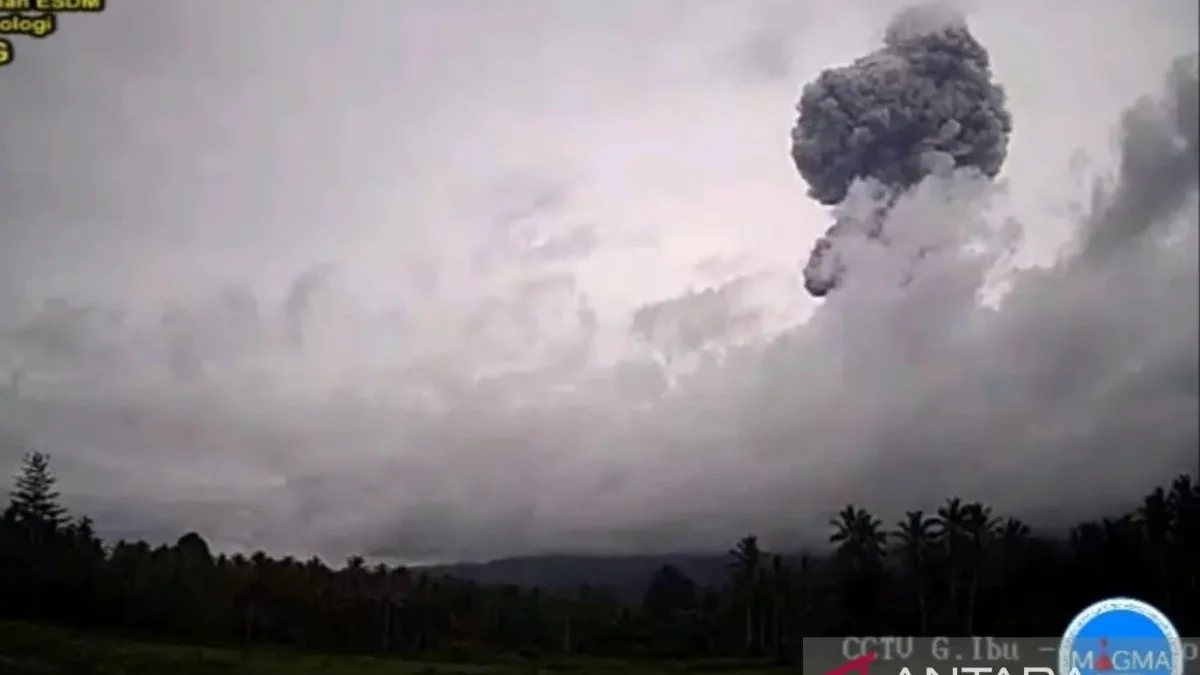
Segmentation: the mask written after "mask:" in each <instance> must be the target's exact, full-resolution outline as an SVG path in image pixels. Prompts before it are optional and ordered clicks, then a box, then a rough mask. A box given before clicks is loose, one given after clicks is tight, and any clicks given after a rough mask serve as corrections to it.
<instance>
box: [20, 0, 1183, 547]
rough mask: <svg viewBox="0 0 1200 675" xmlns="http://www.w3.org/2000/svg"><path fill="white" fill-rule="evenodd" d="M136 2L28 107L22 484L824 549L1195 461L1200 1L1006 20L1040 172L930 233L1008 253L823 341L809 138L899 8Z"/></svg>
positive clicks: (871, 259)
mask: <svg viewBox="0 0 1200 675" xmlns="http://www.w3.org/2000/svg"><path fill="white" fill-rule="evenodd" d="M110 4H111V5H112V7H111V8H110V9H109V10H107V11H106V12H105V13H103V14H99V15H69V16H65V17H62V18H61V21H60V27H59V30H58V32H57V33H56V34H55V35H54V36H52V37H51V38H49V39H46V40H42V41H37V42H34V41H32V40H28V39H24V38H15V39H14V43H15V46H16V50H17V59H16V61H15V63H13V64H11V65H9V66H6V67H4V69H3V70H2V71H0V82H2V83H3V87H4V99H3V103H2V104H0V105H3V108H2V109H0V112H2V114H0V143H2V144H3V148H4V162H3V165H2V168H0V170H2V171H3V180H0V209H3V227H2V228H0V301H2V305H0V307H2V309H0V322H2V323H3V329H4V331H5V332H4V336H3V344H2V345H0V347H2V350H0V359H2V360H0V367H2V368H4V369H5V372H7V373H11V377H10V378H9V379H10V380H11V382H10V385H9V387H8V389H7V391H6V392H5V393H4V396H5V403H4V406H3V409H2V410H0V426H2V427H3V430H4V433H5V436H6V438H7V440H6V448H7V449H5V450H4V451H3V453H4V454H0V458H3V459H4V460H5V464H10V463H11V464H13V465H15V461H16V458H17V457H18V456H19V454H20V451H21V449H22V448H23V447H26V446H28V445H32V446H35V447H38V448H40V449H43V450H45V451H48V452H50V453H51V454H52V455H53V456H54V458H55V459H54V461H55V465H56V467H57V469H58V472H59V473H60V474H61V477H62V479H63V488H64V491H65V492H66V493H67V495H68V498H69V500H70V501H71V503H72V504H73V505H76V506H79V507H81V508H86V509H87V510H89V511H90V512H92V513H93V514H94V515H95V516H96V517H97V519H98V520H99V521H100V522H99V525H100V527H101V530H102V531H103V532H106V533H110V534H113V535H118V536H149V537H153V538H171V539H173V538H174V537H175V536H178V534H180V533H181V532H183V531H185V530H187V529H193V528H194V529H198V530H200V531H201V532H202V533H203V534H204V535H205V536H206V537H207V538H208V539H209V540H210V542H211V543H212V544H213V545H214V546H215V547H218V548H222V549H227V550H228V549H235V548H243V547H251V548H253V547H263V548H266V549H267V550H269V551H272V552H276V553H294V554H301V555H305V554H311V553H321V554H323V555H327V556H331V557H334V558H335V559H340V558H341V557H343V556H345V555H346V554H348V553H350V552H366V553H371V554H375V555H380V556H390V557H395V558H398V559H403V560H429V559H454V558H478V557H486V556H491V555H501V554H514V553H523V552H531V551H545V550H597V551H600V550H603V551H648V550H661V549H673V548H697V547H698V548H717V547H724V546H725V545H726V544H727V543H729V542H730V541H732V540H733V539H736V538H737V537H738V536H740V535H742V534H745V533H746V532H748V531H751V530H753V531H757V532H760V533H763V534H765V535H766V536H767V540H768V544H771V543H772V542H779V543H780V544H781V545H782V544H783V543H785V542H791V541H799V540H801V539H803V538H805V537H823V536H824V529H823V528H824V524H825V523H826V522H827V520H828V518H829V515H830V513H831V512H833V511H836V510H837V509H838V508H839V507H841V506H843V505H844V504H845V503H846V502H849V501H853V502H855V503H859V504H862V505H866V506H869V507H871V508H877V509H879V510H880V513H881V515H884V516H886V517H887V519H888V521H889V522H890V521H892V520H894V518H895V517H896V516H897V515H898V513H899V512H900V511H901V510H903V509H911V508H922V507H923V508H933V507H935V506H936V505H937V503H938V502H940V501H941V500H942V499H943V498H944V497H946V496H950V495H951V494H955V493H962V494H963V495H964V496H967V497H979V498H984V499H987V500H989V501H990V502H992V503H994V504H995V505H996V506H997V508H999V509H1003V510H1005V511H1009V512H1014V513H1018V514H1022V515H1027V516H1029V517H1030V518H1035V519H1036V518H1038V517H1040V516H1041V515H1044V514H1046V513H1048V512H1050V511H1054V512H1056V513H1058V514H1060V515H1077V514H1078V515H1083V514H1086V513H1089V512H1091V511H1093V510H1094V509H1096V508H1099V507H1101V506H1103V505H1104V504H1106V503H1112V502H1120V501H1121V500H1123V499H1126V498H1129V497H1132V496H1136V495H1139V494H1140V493H1142V492H1143V491H1145V490H1147V489H1148V488H1149V487H1150V486H1152V485H1155V484H1157V483H1159V482H1162V481H1164V480H1166V479H1168V478H1169V477H1171V476H1172V475H1174V474H1176V473H1178V472H1180V471H1183V470H1185V469H1188V468H1189V467H1193V466H1194V465H1195V462H1196V447H1197V446H1196V443H1197V417H1198V415H1200V413H1198V407H1197V377H1198V374H1197V355H1196V340H1197V335H1198V331H1197V316H1196V307H1197V277H1198V275H1197V254H1196V248H1197V217H1196V203H1195V200H1196V194H1195V193H1196V176H1195V170H1194V168H1193V165H1194V163H1195V161H1194V160H1195V140H1196V139H1195V121H1194V120H1192V121H1191V122H1190V127H1189V126H1188V124H1189V122H1188V119H1189V118H1187V113H1188V112H1189V111H1191V112H1194V110H1195V73H1194V70H1193V71H1191V72H1190V73H1185V74H1184V75H1182V76H1181V77H1182V80H1179V78H1176V79H1177V81H1176V82H1175V83H1174V84H1173V85H1172V84H1170V83H1167V82H1166V78H1167V75H1168V71H1169V68H1170V66H1171V64H1172V62H1173V61H1174V60H1175V59H1176V58H1177V57H1179V56H1182V55H1186V54H1190V53H1194V52H1195V51H1196V49H1197V46H1196V43H1197V25H1198V18H1197V7H1196V4H1195V3H1194V2H1188V1H1186V0H1144V1H1143V2H1136V3H1134V2H1127V1H1125V0H1111V1H1110V0H1059V1H1058V2H1054V3H1046V2H1042V1H1040V0H1018V1H1013V0H977V1H976V2H974V3H971V4H970V5H966V6H965V7H966V8H967V10H968V14H969V20H970V23H971V28H972V30H973V32H974V33H975V35H976V36H977V37H978V38H979V40H980V41H981V42H982V43H983V44H984V45H986V46H987V47H988V48H989V49H990V50H991V54H992V58H993V63H994V67H995V72H996V77H997V79H998V80H999V81H1000V82H1001V83H1002V84H1004V86H1005V87H1006V88H1007V90H1008V93H1009V96H1010V106H1011V109H1012V112H1013V117H1014V135H1013V138H1012V142H1011V146H1010V154H1009V158H1008V162H1007V164H1006V165H1005V169H1004V171H1003V172H1002V174H1001V177H1000V178H1001V180H1000V181H999V183H998V184H996V185H993V186H978V185H972V184H967V182H966V181H957V182H955V181H952V184H948V185H941V186H932V187H931V188H930V189H929V190H927V191H925V192H924V193H922V194H921V195H918V196H917V197H914V199H913V200H912V201H911V205H910V207H908V208H907V210H906V211H904V213H903V214H901V215H898V216H897V217H898V218H907V219H909V220H912V221H913V222H914V223H919V225H912V227H911V228H910V229H911V231H913V232H918V231H920V232H934V231H936V232H937V233H938V235H937V236H939V237H942V238H944V237H945V236H946V235H947V233H950V234H953V235H955V236H958V235H960V234H964V233H968V232H969V233H972V236H974V235H976V234H978V235H982V239H983V240H984V241H983V243H982V244H981V245H979V246H975V247H974V248H971V251H972V255H970V256H967V255H966V254H963V255H955V256H942V257H935V259H931V260H929V261H928V262H923V269H920V270H918V271H917V274H916V277H917V280H916V281H914V282H913V283H912V284H910V285H909V286H907V287H905V289H904V290H903V291H900V290H897V288H896V284H894V283H891V282H890V281H889V278H888V273H887V272H886V270H888V269H890V267H889V264H888V262H887V260H886V258H887V256H888V255H889V254H888V253H887V252H886V251H883V252H880V251H866V252H863V259H864V260H865V261H866V262H863V263H860V264H862V265H864V266H866V267H867V268H869V269H871V270H878V271H880V273H879V274H878V275H874V274H871V275H862V277H863V281H862V283H861V284H860V286H859V287H856V288H847V289H845V292H844V293H838V294H834V295H833V296H831V297H830V298H829V299H828V300H827V301H825V302H824V304H823V305H820V306H818V304H817V303H816V302H814V301H813V300H811V299H810V298H809V297H808V296H807V295H806V294H805V293H804V291H803V288H802V287H801V284H800V275H799V272H800V266H801V265H802V264H803V261H804V260H805V259H806V258H807V255H808V252H809V249H810V248H811V246H812V243H813V241H814V239H815V238H816V237H817V236H819V235H820V234H821V233H823V232H824V230H825V228H826V227H827V226H828V223H829V220H830V216H829V214H828V213H827V211H826V209H825V208H824V207H821V206H819V205H818V204H816V203H815V202H813V201H811V200H810V199H808V198H807V197H806V195H805V185H804V183H803V182H802V181H801V180H800V178H799V176H798V175H797V174H796V171H795V169H794V168H793V166H792V163H791V159H790V157H789V155H788V138H789V136H788V134H789V129H790V128H791V126H792V124H793V123H794V119H795V112H794V105H795V102H796V100H797V98H798V94H799V91H800V88H801V87H802V85H803V84H804V83H805V82H807V81H809V80H811V79H812V78H813V77H815V76H816V74H817V73H818V72H819V71H820V70H821V69H822V68H825V67H829V66H833V65H840V64H843V63H846V62H848V61H849V60H851V59H853V58H854V57H856V56H858V55H861V54H864V53H866V52H868V51H870V50H872V49H874V48H876V47H877V46H878V44H879V39H880V35H881V33H882V30H883V28H884V26H885V25H886V23H887V20H888V18H889V17H890V15H891V14H892V12H893V11H894V10H895V9H896V8H897V7H899V6H900V5H899V3H896V2H892V1H891V0H887V1H885V0H856V1H846V0H828V1H826V0H791V1H790V2H781V1H776V0H739V1H738V2H709V3H697V2H689V1H685V0H604V1H603V2H600V1H594V2H593V1H587V0H577V1H575V2H561V1H551V0H505V1H504V2H495V1H493V2H489V1H486V0H438V1H436V2H435V1H433V0H413V1H409V2H395V1H385V0H355V2H332V1H320V2H318V1H315V0H309V1H304V2H297V1H294V0H293V1H287V0H258V1H256V2H235V1H234V0H225V1H224V2H223V3H222V2H212V1H206V2H200V1H198V0H197V1H192V0H186V1H184V0H180V1H177V2H169V3H168V2H152V1H150V0H123V1H122V2H118V3H110ZM214 7H227V8H228V11H215V10H214V9H213V8H214ZM1164 88H1165V89H1164ZM1164 90H1166V91H1167V92H1168V93H1170V92H1171V91H1175V93H1177V94H1178V93H1179V91H1182V93H1183V105H1184V110H1183V112H1180V113H1179V114H1178V115H1175V116H1174V117H1172V114H1173V109H1172V107H1171V105H1170V104H1171V103H1172V101H1171V99H1170V97H1168V99H1167V101H1166V103H1165V104H1164V103H1163V101H1161V100H1158V99H1157V98H1152V99H1149V100H1147V101H1144V102H1143V103H1141V104H1139V105H1137V106H1135V103H1136V102H1137V101H1138V100H1139V99H1140V98H1142V97H1146V96H1150V97H1161V96H1162V95H1163V92H1164ZM1189 97H1190V98H1189ZM1164 106H1165V107H1164ZM1187 106H1191V107H1190V108H1188V107H1187ZM1131 107H1132V109H1133V110H1134V113H1131V114H1127V112H1126V111H1128V110H1130V109H1131ZM1181 125H1182V126H1181ZM1189 136H1190V138H1189ZM1122 148H1124V149H1125V152H1124V153H1122ZM1180 157H1183V158H1184V159H1183V160H1182V162H1181V161H1180V159H1179V158H1180ZM1172 162H1174V163H1172ZM905 214H907V215H905ZM1013 228H1016V230H1015V231H1016V232H1017V233H1019V234H1020V238H1019V240H1017V241H1014V239H1013V238H1012V237H1013V233H1014V229H1013ZM1097 233H1098V234H1097ZM1088 242H1092V243H1091V244H1089V243H1088ZM1080 250H1084V251H1092V253H1087V254H1086V255H1082V254H1079V253H1078V252H1079V251H1080ZM1095 251H1099V252H1098V253H1097V252H1095ZM1031 265H1040V266H1041V268H1040V270H1039V269H1032V270H1031V269H1029V266H1031ZM1006 288H1012V289H1014V290H1013V291H1012V292H1011V293H1009V294H1008V295H1007V296H1003V295H1002V292H1001V291H1002V290H1003V289H1006ZM706 289H707V291H708V292H704V291H705V290H706ZM980 291H986V293H984V295H985V296H986V299H987V300H988V302H989V303H991V304H988V305H986V306H985V305H980V304H979V301H978V295H979V292H980ZM997 297H999V300H996V298H997ZM997 302H998V304H996V303H997ZM1047 522H1048V521H1047Z"/></svg>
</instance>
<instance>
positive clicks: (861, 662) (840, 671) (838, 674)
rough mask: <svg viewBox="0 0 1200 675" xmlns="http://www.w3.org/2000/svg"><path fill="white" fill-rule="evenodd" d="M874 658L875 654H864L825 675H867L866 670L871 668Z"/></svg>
mask: <svg viewBox="0 0 1200 675" xmlns="http://www.w3.org/2000/svg"><path fill="white" fill-rule="evenodd" d="M876 656H877V654H875V652H871V653H870V654H864V655H863V656H860V657H858V658H857V659H854V660H852V661H848V662H846V663H843V664H842V665H840V666H838V667H837V668H834V669H833V670H831V671H829V672H828V673H825V675H850V673H858V675H868V673H867V669H868V668H869V667H870V666H871V663H872V662H873V661H874V660H875V658H876Z"/></svg>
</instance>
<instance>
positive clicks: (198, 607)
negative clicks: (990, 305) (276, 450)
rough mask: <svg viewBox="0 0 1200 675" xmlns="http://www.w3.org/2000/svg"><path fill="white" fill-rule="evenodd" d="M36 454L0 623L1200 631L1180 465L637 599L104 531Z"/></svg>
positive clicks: (345, 646)
mask: <svg viewBox="0 0 1200 675" xmlns="http://www.w3.org/2000/svg"><path fill="white" fill-rule="evenodd" d="M55 482H56V481H55V478H54V475H53V473H52V471H51V468H50V461H49V457H48V456H47V455H45V454H42V453H39V452H30V453H28V454H27V455H26V456H25V459H24V463H23V465H22V467H21V470H20V472H19V473H18V475H17V477H16V480H15V484H14V487H13V490H12V493H11V501H10V503H9V504H8V507H7V508H6V509H5V511H4V513H3V517H2V519H0V597H3V598H5V602H4V603H2V604H0V615H2V616H0V619H3V618H7V619H24V620H35V621H40V622H53V623H61V624H66V625H70V626H75V627H82V628H94V629H103V630H110V631H118V632H122V633H127V634H140V635H145V636H152V637H156V638H162V639H170V640H176V641H185V642H197V643H218V644H231V643H232V644H242V645H247V646H249V645H265V644H274V645H285V646H291V647H295V648H302V649H310V650H319V651H337V652H363V653H378V654H389V655H390V654H395V655H405V656H408V655H415V654H426V655H429V654H433V655H438V656H440V657H455V656H458V657H465V656H471V655H484V654H493V653H505V654H512V653H523V654H544V653H573V654H589V655H598V656H623V657H651V656H662V657H668V656H681V655H686V656H696V657H717V656H762V657H772V658H778V659H781V660H785V661H790V660H793V659H795V658H796V657H797V652H798V649H799V644H800V640H801V639H802V638H803V637H813V636H830V635H847V634H868V635H869V634H887V635H960V634H965V635H979V634H985V635H1060V634H1061V633H1062V631H1063V629H1064V627H1065V626H1066V625H1067V623H1068V622H1069V621H1070V620H1071V617H1072V616H1073V615H1074V614H1075V613H1077V612H1078V611H1079V610H1080V608H1082V607H1084V606H1086V605H1088V604H1090V603H1092V602H1094V601H1096V600H1099V599H1102V598H1104V597H1109V596H1113V595H1127V596H1133V597H1138V598H1141V599H1144V600H1146V601H1148V602H1151V603H1153V604H1155V605H1156V606H1158V607H1160V608H1161V609H1162V610H1163V611H1165V612H1166V613H1167V615H1168V616H1170V617H1171V618H1172V620H1173V621H1175V623H1176V625H1177V627H1178V628H1179V630H1180V631H1181V633H1183V634H1185V635H1188V634H1196V633H1197V632H1198V629H1200V484H1197V482H1196V480H1195V477H1194V476H1189V475H1182V476H1179V477H1178V478H1177V479H1175V481H1174V482H1173V483H1172V484H1170V485H1168V486H1164V487H1161V488H1158V489H1156V490H1155V491H1153V492H1152V493H1150V494H1149V495H1147V496H1146V497H1145V499H1144V500H1143V502H1142V504H1141V506H1140V507H1138V508H1137V509H1136V510H1134V511H1132V512H1130V513H1115V514H1113V515H1111V516H1110V517H1108V518H1104V519H1102V520H1098V521H1091V522H1085V523H1081V524H1079V525H1078V526H1076V527H1075V528H1073V529H1072V530H1071V531H1070V535H1069V537H1066V538H1054V537H1049V536H1045V535H1043V534H1042V533H1039V532H1038V531H1037V530H1036V529H1035V528H1034V527H1033V526H1032V525H1031V524H1027V523H1024V522H1022V521H1020V520H1018V519H1015V518H1011V517H1005V516H1004V515H1003V514H999V513H995V512H994V511H993V510H992V509H991V508H990V507H988V506H987V505H986V504H981V503H978V502H974V501H971V500H970V499H969V497H967V496H963V497H957V496H955V497H951V498H948V499H946V500H945V502H944V503H943V504H942V506H941V507H939V508H938V509H937V510H936V511H935V512H933V513H926V512H923V511H910V512H908V513H906V514H905V515H904V517H903V518H902V519H900V520H899V521H898V522H895V523H885V522H883V521H882V520H881V519H880V518H878V517H877V516H875V515H874V514H872V513H870V512H868V511H866V510H864V509H862V508H859V507H857V506H855V505H852V504H851V505H847V506H845V508H843V509H842V510H841V511H840V512H839V513H838V515H837V517H836V518H835V519H834V520H832V521H831V522H830V534H829V541H830V543H831V544H832V546H833V550H832V551H831V552H829V553H828V554H816V553H812V554H807V555H782V554H777V553H773V552H771V551H767V550H765V549H764V547H763V546H762V545H761V544H760V542H759V540H758V539H757V538H756V537H755V536H754V535H747V536H745V537H744V538H742V539H741V540H740V541H737V542H732V546H731V548H730V549H729V551H728V553H727V554H726V556H725V561H724V567H725V574H724V575H723V580H721V581H720V582H719V583H711V584H710V583H702V582H700V581H697V580H696V579H694V578H692V577H690V576H689V575H688V574H687V573H686V572H685V571H684V570H683V569H681V568H680V567H679V566H676V565H671V564H665V565H663V566H661V567H659V568H658V569H657V570H656V571H654V572H653V574H652V575H651V576H650V578H649V579H647V580H646V584H645V586H644V592H643V593H642V594H641V597H640V598H638V599H636V600H635V601H633V602H630V601H629V600H628V598H625V597H622V594H621V592H620V589H616V588H612V587H606V586H604V585H602V584H595V585H586V584H585V585H580V586H578V587H575V588H569V589H563V588H555V589H548V588H542V587H540V585H539V584H537V583H536V581H537V579H536V574H535V575H534V578H531V579H530V581H531V582H533V583H530V584H528V585H516V584H504V583H479V582H476V581H470V580H465V579H460V578H456V577H454V576H450V575H446V574H444V573H441V572H438V571H436V570H430V569H422V568H405V567H389V566H387V565H374V566H369V565H368V564H367V563H366V562H365V560H364V559H363V558H362V557H360V556H351V557H350V558H348V559H347V560H346V561H345V562H344V563H343V564H341V565H340V566H337V567H334V566H331V565H329V564H327V563H326V562H324V561H322V560H320V559H319V558H316V557H313V558H310V559H308V560H298V559H295V558H291V557H284V558H275V557H272V556H269V555H267V554H265V553H262V552H258V553H254V554H253V555H250V556H245V555H241V554H235V555H226V554H224V553H218V552H214V551H212V550H210V548H209V546H208V544H207V543H206V542H205V540H204V537H203V536H202V535H201V534H200V533H196V532H188V533H183V534H181V536H180V537H179V539H178V540H177V541H176V542H175V543H174V544H173V545H157V546H156V545H152V544H150V543H148V542H145V541H117V542H103V541H101V540H100V539H99V538H98V537H97V535H96V533H95V529H94V524H93V522H92V520H91V519H90V518H88V517H87V516H86V515H84V514H73V513H69V512H68V511H67V509H66V508H64V507H63V505H62V504H61V502H60V499H59V493H58V492H57V490H56V489H55Z"/></svg>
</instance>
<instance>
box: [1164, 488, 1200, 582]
mask: <svg viewBox="0 0 1200 675" xmlns="http://www.w3.org/2000/svg"><path fill="white" fill-rule="evenodd" d="M1168 501H1169V504H1170V507H1171V513H1172V515H1173V516H1174V517H1173V518H1172V532H1171V539H1172V541H1173V542H1174V547H1173V555H1172V558H1174V561H1175V564H1176V569H1178V570H1180V572H1181V575H1182V577H1183V579H1182V581H1183V584H1184V587H1185V589H1186V591H1187V592H1188V593H1189V594H1192V593H1195V592H1196V591H1197V590H1200V545H1198V544H1197V543H1196V542H1200V484H1197V483H1195V482H1193V481H1192V477H1191V476H1187V475H1183V476H1180V477H1179V478H1176V479H1175V482H1174V483H1172V484H1171V494H1170V496H1169V497H1168Z"/></svg>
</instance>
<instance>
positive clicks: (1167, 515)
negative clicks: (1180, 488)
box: [1137, 487, 1174, 608]
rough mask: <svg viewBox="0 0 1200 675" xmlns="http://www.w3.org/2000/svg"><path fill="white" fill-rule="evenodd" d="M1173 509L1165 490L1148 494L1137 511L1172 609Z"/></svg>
mask: <svg viewBox="0 0 1200 675" xmlns="http://www.w3.org/2000/svg"><path fill="white" fill-rule="evenodd" d="M1172 511H1173V509H1172V508H1171V505H1170V503H1169V502H1168V500H1167V493H1166V491H1165V490H1163V489H1162V488H1161V487H1160V488H1156V489H1155V490H1154V492H1152V493H1150V494H1149V495H1146V498H1145V499H1144V500H1143V501H1142V505H1141V506H1140V507H1139V508H1138V510H1137V524H1138V526H1139V528H1140V531H1141V535H1142V537H1144V538H1145V551H1146V554H1147V555H1148V557H1149V558H1150V560H1151V562H1152V564H1153V567H1154V570H1155V572H1156V573H1157V575H1158V583H1159V590H1160V592H1161V593H1162V594H1163V595H1162V599H1163V604H1164V605H1165V606H1166V607H1168V608H1169V607H1170V606H1171V572H1170V555H1171V541H1170V539H1171V530H1172V528H1173V525H1174V523H1173V522H1172V521H1173V520H1174V518H1173V515H1174V514H1173V513H1172Z"/></svg>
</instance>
